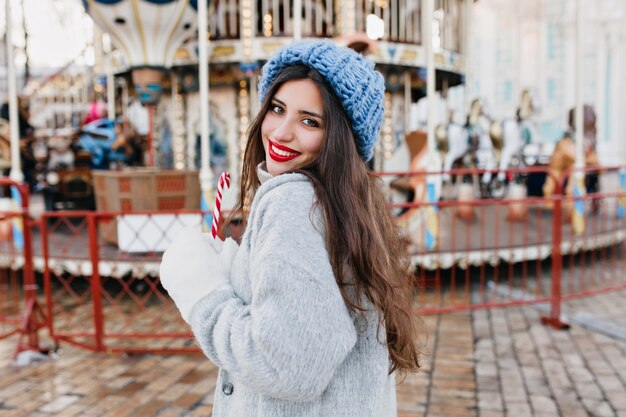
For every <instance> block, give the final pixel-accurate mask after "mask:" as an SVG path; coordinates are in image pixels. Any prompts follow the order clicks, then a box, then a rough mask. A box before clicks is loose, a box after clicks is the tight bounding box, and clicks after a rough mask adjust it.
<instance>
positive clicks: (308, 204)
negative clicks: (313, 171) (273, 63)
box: [191, 173, 397, 417]
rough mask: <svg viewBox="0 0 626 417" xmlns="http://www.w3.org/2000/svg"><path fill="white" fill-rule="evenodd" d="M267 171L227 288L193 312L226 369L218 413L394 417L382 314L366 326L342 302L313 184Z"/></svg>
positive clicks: (207, 345) (205, 344) (212, 355)
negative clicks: (379, 325)
mask: <svg viewBox="0 0 626 417" xmlns="http://www.w3.org/2000/svg"><path fill="white" fill-rule="evenodd" d="M264 174H265V175H263V174H261V173H260V175H259V177H260V178H261V180H262V185H261V187H259V189H258V191H257V194H256V196H255V198H254V201H253V204H252V207H251V211H250V216H249V222H248V226H247V228H246V231H245V233H244V235H243V238H242V242H241V245H240V247H239V250H238V252H237V254H236V255H235V259H234V262H233V268H232V271H231V276H230V285H227V286H226V287H222V288H220V289H219V290H216V291H214V292H212V293H211V294H209V295H208V296H206V297H204V298H203V299H201V300H200V301H199V302H198V303H197V304H196V305H195V306H194V308H193V310H192V314H191V326H192V329H193V333H194V335H195V337H196V339H197V341H198V343H199V345H200V346H201V348H202V350H203V351H204V353H205V354H206V356H207V357H208V358H209V359H210V360H211V361H213V362H214V363H215V364H216V365H217V366H218V367H219V368H220V371H219V376H218V381H217V387H216V390H215V397H214V405H213V416H214V417H253V416H256V417H286V416H294V417H296V416H297V417H312V416H316V417H355V416H358V417H368V416H371V417H389V416H396V414H397V412H396V391H395V378H394V376H393V375H391V376H389V375H388V368H389V353H388V350H387V347H386V345H384V344H382V343H381V342H380V341H379V340H378V339H377V317H376V314H375V313H374V312H373V311H371V312H369V313H368V319H367V320H364V319H363V318H362V316H358V315H356V314H353V313H351V311H349V309H348V308H347V307H346V305H345V302H344V301H343V299H342V297H341V294H340V291H339V288H338V286H337V284H336V281H335V277H334V275H333V271H332V268H331V265H330V261H329V258H328V253H327V251H326V248H325V243H324V236H323V224H322V221H321V212H320V211H319V209H317V210H316V211H312V209H311V208H312V205H313V202H314V198H315V197H314V192H313V186H312V185H311V183H310V182H309V180H308V179H307V178H306V177H305V176H304V175H302V174H282V175H279V176H277V177H273V178H266V177H267V176H268V175H269V174H267V173H264ZM384 334H385V332H384V329H383V330H381V335H380V337H379V338H380V339H381V340H383V341H384Z"/></svg>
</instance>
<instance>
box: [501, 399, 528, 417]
mask: <svg viewBox="0 0 626 417" xmlns="http://www.w3.org/2000/svg"><path fill="white" fill-rule="evenodd" d="M505 411H506V415H507V416H508V417H533V413H532V410H531V409H530V404H529V403H527V402H507V403H506V404H505Z"/></svg>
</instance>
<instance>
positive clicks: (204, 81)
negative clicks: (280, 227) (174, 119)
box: [198, 0, 213, 231]
mask: <svg viewBox="0 0 626 417" xmlns="http://www.w3.org/2000/svg"><path fill="white" fill-rule="evenodd" d="M207 46H208V45H207V2H206V1H205V0H200V1H199V2H198V49H199V51H198V52H199V57H198V66H199V77H200V80H199V88H200V152H201V155H200V157H201V160H200V165H201V166H200V189H201V197H200V208H201V209H202V210H203V211H205V212H208V211H210V210H211V208H212V207H211V206H210V205H209V204H210V203H211V201H212V193H211V191H212V190H211V186H212V184H213V174H212V173H211V170H210V169H209V156H210V155H209V152H210V149H209V58H208V53H207V52H208V51H207ZM207 217H209V216H204V220H203V222H202V228H203V230H205V231H209V230H211V221H212V219H210V218H207Z"/></svg>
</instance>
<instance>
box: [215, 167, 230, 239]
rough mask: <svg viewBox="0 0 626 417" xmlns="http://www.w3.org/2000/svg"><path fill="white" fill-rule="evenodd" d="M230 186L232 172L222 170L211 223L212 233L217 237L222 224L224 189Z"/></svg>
mask: <svg viewBox="0 0 626 417" xmlns="http://www.w3.org/2000/svg"><path fill="white" fill-rule="evenodd" d="M228 187H230V174H229V173H228V172H226V171H224V172H222V174H221V175H220V179H219V181H218V183H217V193H216V194H215V206H214V207H213V223H212V224H211V235H213V239H216V238H217V229H218V227H219V225H220V213H221V209H222V191H223V190H225V189H227V188H228Z"/></svg>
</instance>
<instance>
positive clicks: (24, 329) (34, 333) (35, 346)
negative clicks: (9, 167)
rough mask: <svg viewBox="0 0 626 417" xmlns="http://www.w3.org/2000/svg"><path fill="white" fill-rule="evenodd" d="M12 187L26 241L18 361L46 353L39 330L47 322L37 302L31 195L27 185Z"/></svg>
mask: <svg viewBox="0 0 626 417" xmlns="http://www.w3.org/2000/svg"><path fill="white" fill-rule="evenodd" d="M10 185H11V187H15V189H16V190H17V191H18V193H19V194H20V198H21V200H22V207H20V209H21V218H22V237H23V239H24V240H23V245H24V246H23V248H22V255H23V256H24V268H23V279H24V284H23V288H24V301H25V304H26V305H25V310H24V317H23V318H22V324H21V326H20V336H19V338H18V340H17V344H16V347H15V353H14V355H13V358H14V359H16V358H17V355H18V354H19V353H20V352H22V351H25V350H36V351H40V352H43V351H45V349H42V348H41V347H40V346H39V334H38V332H39V329H41V328H42V327H45V325H46V321H47V320H46V318H45V315H44V314H43V311H42V309H41V306H40V305H39V303H38V302H37V284H36V283H35V269H34V267H33V235H32V225H31V223H32V222H31V219H30V213H29V206H30V193H29V190H28V186H27V185H25V184H18V183H15V182H13V181H11V184H10ZM24 337H26V338H27V340H28V342H27V343H24V342H23V340H24Z"/></svg>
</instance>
